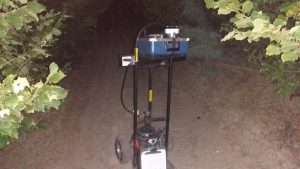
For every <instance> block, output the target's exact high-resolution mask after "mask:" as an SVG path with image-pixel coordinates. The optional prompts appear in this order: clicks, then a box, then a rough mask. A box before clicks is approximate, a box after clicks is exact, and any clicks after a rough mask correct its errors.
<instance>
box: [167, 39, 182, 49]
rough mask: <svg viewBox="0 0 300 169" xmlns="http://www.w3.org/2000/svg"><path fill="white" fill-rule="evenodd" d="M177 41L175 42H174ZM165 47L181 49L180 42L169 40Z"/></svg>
mask: <svg viewBox="0 0 300 169" xmlns="http://www.w3.org/2000/svg"><path fill="white" fill-rule="evenodd" d="M173 43H175V44H173ZM165 48H166V50H167V51H179V50H180V42H176V41H175V42H173V41H167V42H165Z"/></svg>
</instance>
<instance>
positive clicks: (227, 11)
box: [218, 8, 232, 15]
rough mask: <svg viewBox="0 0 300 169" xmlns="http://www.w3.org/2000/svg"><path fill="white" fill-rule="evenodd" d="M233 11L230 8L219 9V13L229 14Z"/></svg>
mask: <svg viewBox="0 0 300 169" xmlns="http://www.w3.org/2000/svg"><path fill="white" fill-rule="evenodd" d="M231 12H232V11H231V10H228V9H222V8H219V9H218V14H219V15H228V14H230V13H231Z"/></svg>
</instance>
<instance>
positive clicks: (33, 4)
mask: <svg viewBox="0 0 300 169" xmlns="http://www.w3.org/2000/svg"><path fill="white" fill-rule="evenodd" d="M27 9H29V10H30V11H31V12H32V13H35V14H37V13H41V12H43V11H45V10H46V7H45V6H44V5H42V4H40V3H38V2H37V1H30V2H29V3H28V4H27Z"/></svg>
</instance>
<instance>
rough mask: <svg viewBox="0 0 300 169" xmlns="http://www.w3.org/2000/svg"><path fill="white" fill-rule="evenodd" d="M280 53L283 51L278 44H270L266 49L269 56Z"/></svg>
mask: <svg viewBox="0 0 300 169" xmlns="http://www.w3.org/2000/svg"><path fill="white" fill-rule="evenodd" d="M280 53H281V52H280V48H279V47H278V46H275V45H273V44H270V45H269V46H268V47H267V49H266V55H267V56H273V55H279V54H280Z"/></svg>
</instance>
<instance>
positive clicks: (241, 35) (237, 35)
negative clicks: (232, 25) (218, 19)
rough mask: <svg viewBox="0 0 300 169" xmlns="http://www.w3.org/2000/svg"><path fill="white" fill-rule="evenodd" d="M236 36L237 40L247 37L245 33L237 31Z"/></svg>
mask: <svg viewBox="0 0 300 169" xmlns="http://www.w3.org/2000/svg"><path fill="white" fill-rule="evenodd" d="M234 38H235V39H236V40H244V39H246V38H247V37H246V36H245V35H243V34H242V33H237V34H235V35H234Z"/></svg>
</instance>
